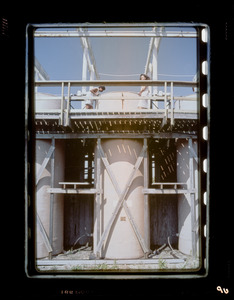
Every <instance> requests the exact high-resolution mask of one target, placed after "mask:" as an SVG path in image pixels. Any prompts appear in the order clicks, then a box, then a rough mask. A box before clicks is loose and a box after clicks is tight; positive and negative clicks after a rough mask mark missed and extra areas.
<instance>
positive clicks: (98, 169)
mask: <svg viewBox="0 0 234 300" xmlns="http://www.w3.org/2000/svg"><path fill="white" fill-rule="evenodd" d="M97 144H98V147H100V145H101V139H100V138H98V140H97ZM96 155H97V165H96V190H97V192H96V199H95V200H96V203H95V212H96V213H95V215H96V226H95V232H94V234H95V239H94V242H95V244H94V253H95V252H96V248H97V245H98V243H99V241H100V235H101V228H100V224H101V222H100V214H101V176H100V175H101V157H100V153H99V151H96Z"/></svg>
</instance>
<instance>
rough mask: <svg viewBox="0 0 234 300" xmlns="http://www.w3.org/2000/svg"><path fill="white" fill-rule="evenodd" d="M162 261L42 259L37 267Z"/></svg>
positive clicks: (157, 260) (155, 260)
mask: <svg viewBox="0 0 234 300" xmlns="http://www.w3.org/2000/svg"><path fill="white" fill-rule="evenodd" d="M163 260H164V261H166V262H167V263H171V264H176V263H183V262H184V260H183V259H182V258H165V259H163ZM160 261H162V259H161V258H153V259H95V260H92V259H91V260H88V259H79V260H77V259H53V260H48V259H46V260H45V259H40V260H37V262H36V264H37V266H59V265H61V266H63V265H66V266H68V265H72V266H73V265H74V266H78V265H90V266H92V265H93V266H94V267H96V265H103V264H107V265H112V264H113V265H129V264H130V265H135V264H136V265H137V264H143V265H144V264H147V265H149V264H159V263H160Z"/></svg>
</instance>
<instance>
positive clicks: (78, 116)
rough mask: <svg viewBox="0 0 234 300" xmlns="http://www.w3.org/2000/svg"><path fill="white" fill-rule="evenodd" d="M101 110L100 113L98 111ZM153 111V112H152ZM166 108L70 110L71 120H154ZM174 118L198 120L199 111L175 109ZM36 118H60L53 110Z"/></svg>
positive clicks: (40, 113)
mask: <svg viewBox="0 0 234 300" xmlns="http://www.w3.org/2000/svg"><path fill="white" fill-rule="evenodd" d="M95 112H97V113H95ZM98 112H99V113H98ZM152 112H153V113H152ZM164 113H165V110H160V109H157V110H152V111H151V112H148V113H147V112H145V111H144V114H143V113H142V114H140V113H139V110H138V113H137V112H135V114H128V113H126V114H124V113H121V112H120V111H119V113H118V114H115V113H114V112H109V113H108V112H106V111H99V110H95V111H93V113H92V112H89V113H87V114H85V113H84V110H76V111H74V110H73V111H72V110H71V111H70V119H71V120H79V121H82V120H84V121H87V120H92V121H95V120H99V121H102V120H103V121H107V120H136V121H137V120H139V121H140V120H143V121H147V120H153V119H162V118H163V117H164ZM173 115H174V119H186V120H187V119H192V120H197V119H198V113H197V112H196V111H180V110H178V111H174V114H173ZM170 116H171V112H169V113H168V117H170ZM35 119H36V120H42V119H43V120H58V119H59V113H58V112H53V111H48V110H45V111H36V114H35Z"/></svg>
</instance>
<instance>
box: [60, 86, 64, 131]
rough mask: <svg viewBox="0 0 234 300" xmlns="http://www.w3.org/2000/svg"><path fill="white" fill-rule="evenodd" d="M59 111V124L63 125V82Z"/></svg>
mask: <svg viewBox="0 0 234 300" xmlns="http://www.w3.org/2000/svg"><path fill="white" fill-rule="evenodd" d="M61 94H62V96H61V112H60V125H64V116H63V113H64V82H62V92H61Z"/></svg>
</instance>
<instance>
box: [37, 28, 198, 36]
mask: <svg viewBox="0 0 234 300" xmlns="http://www.w3.org/2000/svg"><path fill="white" fill-rule="evenodd" d="M34 37H35V38H42V37H43V38H46V37H53V38H67V37H70V38H77V37H148V38H151V37H157V38H160V37H167V38H196V37H197V32H196V31H184V30H181V31H179V30H177V31H167V30H163V31H158V32H157V31H152V30H134V31H133V30H131V31H120V30H116V31H115V30H97V31H94V30H85V31H78V30H58V31H53V30H45V31H35V33H34Z"/></svg>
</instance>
